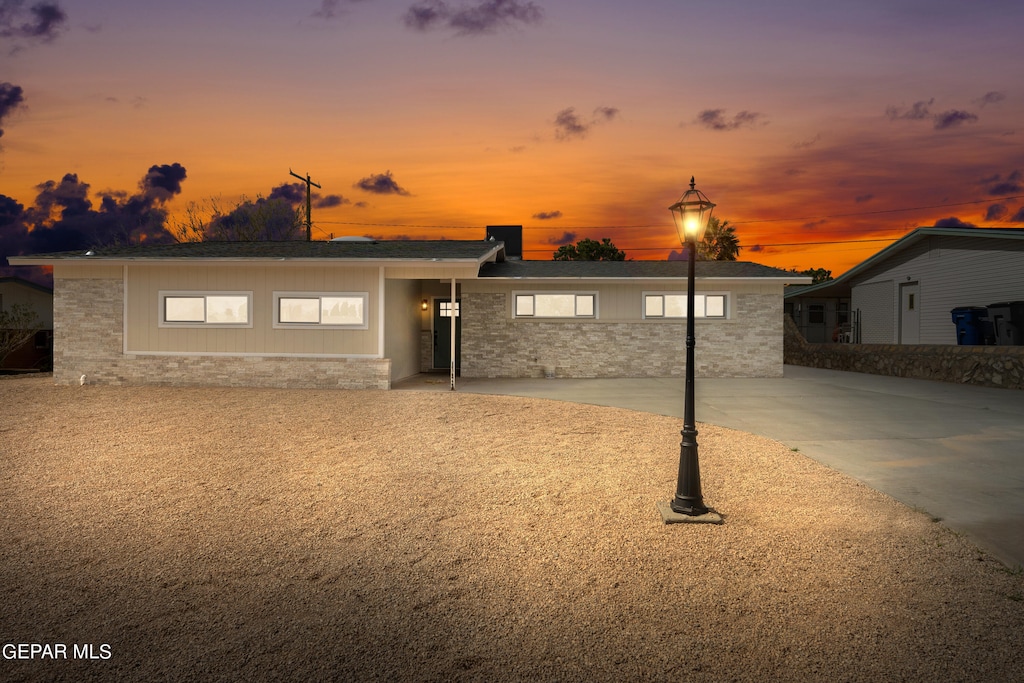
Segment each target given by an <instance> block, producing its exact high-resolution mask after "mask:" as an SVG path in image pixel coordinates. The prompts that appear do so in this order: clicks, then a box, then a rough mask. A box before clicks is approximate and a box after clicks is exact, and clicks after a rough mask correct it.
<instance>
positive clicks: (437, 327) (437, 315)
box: [434, 299, 462, 372]
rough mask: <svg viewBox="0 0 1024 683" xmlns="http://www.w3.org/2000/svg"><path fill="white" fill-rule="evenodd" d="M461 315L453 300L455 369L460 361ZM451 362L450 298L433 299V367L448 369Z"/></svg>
mask: <svg viewBox="0 0 1024 683" xmlns="http://www.w3.org/2000/svg"><path fill="white" fill-rule="evenodd" d="M461 350H462V317H461V316H460V315H459V301H458V300H456V301H455V370H456V372H458V370H459V368H460V367H461V365H462V363H461V361H460V358H459V357H460V356H461V355H462V353H461ZM451 363H452V300H451V299H434V369H436V370H442V369H443V370H448V369H450V368H451Z"/></svg>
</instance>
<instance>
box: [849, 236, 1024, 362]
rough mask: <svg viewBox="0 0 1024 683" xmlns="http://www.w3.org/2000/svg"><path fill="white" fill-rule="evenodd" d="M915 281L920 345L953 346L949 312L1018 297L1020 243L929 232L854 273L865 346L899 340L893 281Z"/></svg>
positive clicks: (1023, 297)
mask: <svg viewBox="0 0 1024 683" xmlns="http://www.w3.org/2000/svg"><path fill="white" fill-rule="evenodd" d="M905 282H918V283H920V286H921V290H920V304H919V308H920V312H921V327H920V341H919V343H921V344H956V326H955V325H954V324H953V322H952V318H951V316H950V311H951V310H952V309H954V308H958V307H962V306H988V305H989V304H993V303H997V302H1000V301H1024V242H1019V241H1016V240H1006V239H996V238H977V239H972V238H968V237H942V236H940V235H932V236H929V237H928V238H926V239H923V240H921V241H920V242H918V243H917V244H914V245H911V246H910V247H908V248H907V249H905V250H903V251H901V252H899V253H898V254H895V255H894V256H893V257H892V258H890V259H887V260H886V261H885V262H883V263H881V264H879V265H878V266H876V267H875V268H873V269H871V270H869V271H867V272H865V273H864V274H862V275H860V276H858V277H857V278H856V279H855V281H854V282H853V296H852V308H854V309H857V308H860V309H861V312H862V313H861V314H862V322H861V326H862V327H861V329H862V339H863V341H864V343H866V344H894V343H896V342H897V340H898V339H899V334H898V325H899V316H898V312H899V287H898V286H897V284H898V283H905Z"/></svg>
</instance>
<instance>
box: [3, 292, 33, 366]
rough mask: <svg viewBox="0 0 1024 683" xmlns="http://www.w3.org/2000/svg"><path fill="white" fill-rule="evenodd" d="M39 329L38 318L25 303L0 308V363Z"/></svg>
mask: <svg viewBox="0 0 1024 683" xmlns="http://www.w3.org/2000/svg"><path fill="white" fill-rule="evenodd" d="M38 331H39V318H37V317H36V314H35V312H34V311H33V310H32V309H31V308H29V307H28V306H26V305H25V304H14V305H13V306H11V307H10V308H9V309H7V310H0V363H3V362H4V359H5V358H7V356H9V355H11V353H13V352H14V351H17V350H18V349H20V348H21V347H22V346H24V345H25V343H26V342H27V341H28V340H29V339H31V338H32V337H34V336H35V334H36V332H38Z"/></svg>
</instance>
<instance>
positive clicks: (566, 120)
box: [555, 107, 589, 140]
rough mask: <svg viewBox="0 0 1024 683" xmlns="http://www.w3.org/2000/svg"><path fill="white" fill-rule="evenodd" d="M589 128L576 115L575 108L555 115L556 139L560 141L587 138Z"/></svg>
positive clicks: (569, 108) (566, 109) (568, 108)
mask: <svg viewBox="0 0 1024 683" xmlns="http://www.w3.org/2000/svg"><path fill="white" fill-rule="evenodd" d="M588 130H589V126H587V125H586V124H584V123H583V121H581V120H580V117H579V116H577V115H576V108H575V107H567V108H565V109H563V110H562V111H560V112H558V113H557V114H555V137H556V138H558V139H559V140H571V139H573V138H583V137H586V136H587V132H588Z"/></svg>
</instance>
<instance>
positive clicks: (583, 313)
mask: <svg viewBox="0 0 1024 683" xmlns="http://www.w3.org/2000/svg"><path fill="white" fill-rule="evenodd" d="M515 317H517V318H596V317H597V295H596V294H577V293H575V292H551V293H537V294H516V295H515Z"/></svg>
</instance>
